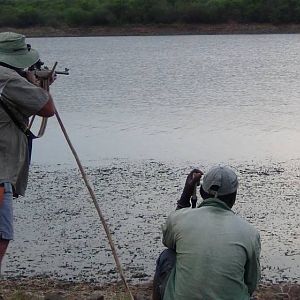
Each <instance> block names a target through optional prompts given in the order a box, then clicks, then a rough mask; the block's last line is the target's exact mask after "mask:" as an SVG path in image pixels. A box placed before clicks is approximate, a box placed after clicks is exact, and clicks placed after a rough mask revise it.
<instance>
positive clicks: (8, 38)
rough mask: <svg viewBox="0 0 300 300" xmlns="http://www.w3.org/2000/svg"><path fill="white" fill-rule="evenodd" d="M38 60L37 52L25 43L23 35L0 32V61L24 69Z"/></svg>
mask: <svg viewBox="0 0 300 300" xmlns="http://www.w3.org/2000/svg"><path fill="white" fill-rule="evenodd" d="M38 60H39V54H38V52H37V51H36V50H34V49H32V48H31V46H30V45H29V44H26V43H25V35H22V34H19V33H15V32H0V62H2V63H5V64H7V65H10V66H12V67H15V68H20V69H25V68H28V67H30V66H32V65H34V64H35V63H36V62H37V61H38Z"/></svg>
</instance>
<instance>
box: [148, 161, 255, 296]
mask: <svg viewBox="0 0 300 300" xmlns="http://www.w3.org/2000/svg"><path fill="white" fill-rule="evenodd" d="M202 175H203V173H202V172H201V171H199V170H193V171H192V172H191V173H190V174H189V175H188V177H187V180H186V184H185V187H184V190H183V193H182V195H181V198H180V200H179V201H178V202H177V209H176V211H175V212H173V213H171V215H170V216H169V217H168V219H167V222H166V224H165V225H164V227H163V244H164V245H165V246H166V247H168V249H166V250H164V251H163V252H162V253H161V255H160V256H159V258H158V260H157V266H156V272H155V277H154V286H153V300H200V299H201V300H216V299H218V300H249V299H250V296H251V295H252V293H253V292H254V290H255V288H256V286H257V284H258V281H259V279H260V263H259V256H260V236H259V233H258V231H257V230H256V229H255V228H254V227H253V226H252V225H251V224H249V223H248V222H247V221H245V220H243V219H242V218H241V217H239V216H238V215H236V214H235V213H234V212H233V211H232V210H231V208H232V206H233V205H234V203H235V200H236V196H237V188H238V179H237V176H236V174H235V173H234V172H233V171H232V170H231V169H230V168H228V167H223V166H217V167H214V168H212V169H211V170H209V172H207V173H206V174H205V175H204V178H203V183H202V184H201V186H200V194H201V197H202V198H203V202H202V203H201V204H200V205H199V206H198V208H195V209H191V208H190V206H191V203H190V200H191V197H192V194H193V190H194V186H195V184H197V183H198V184H199V182H200V178H201V177H202Z"/></svg>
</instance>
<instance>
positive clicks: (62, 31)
mask: <svg viewBox="0 0 300 300" xmlns="http://www.w3.org/2000/svg"><path fill="white" fill-rule="evenodd" d="M0 31H2V32H3V31H14V32H19V33H22V34H25V35H26V36H27V37H80V36H155V35H216V34H294V33H298V34H299V33H300V24H284V25H274V24H237V23H227V24H215V25H211V24H194V25H191V24H173V25H124V26H93V27H56V28H55V27H27V28H12V27H0Z"/></svg>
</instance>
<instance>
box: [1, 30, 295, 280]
mask: <svg viewBox="0 0 300 300" xmlns="http://www.w3.org/2000/svg"><path fill="white" fill-rule="evenodd" d="M32 44H34V45H37V47H36V48H38V49H39V50H40V52H41V54H42V56H43V57H45V58H46V59H45V60H46V62H47V63H48V64H51V63H53V62H54V61H56V60H59V64H60V66H61V68H64V67H69V68H70V76H69V77H67V76H61V77H59V79H58V80H57V82H56V83H55V85H54V86H53V95H54V98H55V99H56V105H57V107H58V110H59V112H60V113H61V117H62V119H63V121H64V123H65V125H66V127H67V130H68V132H69V134H70V137H71V140H72V141H73V143H74V145H75V148H76V149H77V150H78V153H79V156H80V157H81V158H82V160H83V163H84V164H85V165H88V166H89V167H88V174H89V177H90V178H91V180H92V181H93V185H94V187H95V191H96V194H97V197H98V201H99V203H100V206H101V207H102V208H103V210H104V214H105V216H106V217H107V218H108V220H109V223H110V226H111V229H112V232H113V235H114V240H115V241H116V243H117V245H118V250H119V254H120V257H121V261H122V262H123V263H124V265H125V271H126V273H127V275H128V276H129V277H130V278H131V280H139V279H141V278H142V279H145V280H149V279H151V278H152V274H153V270H154V263H155V259H156V257H157V255H158V253H159V251H160V250H161V249H162V244H161V241H160V239H161V236H160V225H161V224H162V223H163V222H164V220H165V218H166V216H167V215H168V213H169V212H170V211H172V210H173V209H174V204H175V202H176V200H177V198H178V195H179V193H180V190H181V187H182V184H183V181H184V179H185V174H187V173H188V171H189V170H190V169H191V168H192V167H194V166H200V167H203V168H204V170H207V168H208V167H209V166H211V165H212V164H215V163H218V162H224V163H227V164H230V165H232V166H233V167H234V168H235V169H236V170H237V172H238V174H239V177H240V181H241V185H240V193H239V201H238V203H237V205H236V207H235V209H236V211H237V212H238V213H239V214H241V215H242V216H243V217H244V218H246V219H248V220H249V221H250V222H251V223H253V224H254V225H255V226H256V227H257V228H258V229H259V230H260V232H261V236H262V268H263V276H264V279H265V280H267V281H281V280H283V281H286V280H290V281H297V280H299V278H298V275H299V269H300V261H299V260H300V258H299V257H300V256H299V249H300V245H299V230H300V229H299V218H300V216H299V215H300V212H299V196H300V195H299V183H300V182H299V178H300V177H299V176H300V175H299V174H300V173H299V167H300V157H299V153H300V139H299V133H300V122H299V115H300V102H299V101H298V98H299V95H300V85H299V78H300V67H299V66H300V56H299V52H300V51H299V50H300V39H299V35H259V36H257V35H228V36H172V37H105V38H101V37H97V38H94V37H89V38H51V39H50V38H42V39H35V40H33V41H32ZM53 45H55V47H54V46H53ZM34 143H35V145H34V153H33V162H34V165H33V166H32V169H31V181H30V186H29V189H28V193H27V194H28V196H27V197H25V198H20V199H18V200H17V201H16V205H15V212H16V241H15V242H14V243H12V246H11V247H10V248H9V254H8V256H7V258H6V261H5V265H4V275H7V276H17V275H22V276H30V275H37V274H50V275H52V276H55V277H58V278H63V279H77V280H80V279H85V280H89V279H91V280H101V281H102V282H103V281H105V280H110V279H111V278H116V274H115V268H114V263H113V260H112V257H111V253H110V251H109V249H108V245H107V241H106V238H105V236H104V233H103V230H102V227H101V226H100V225H99V222H98V220H97V216H96V214H95V212H94V209H93V207H92V205H91V203H89V202H88V201H87V199H88V198H89V197H88V195H87V192H86V189H85V187H84V186H83V184H82V182H81V181H80V180H79V175H78V171H77V170H74V169H72V167H73V166H72V165H71V166H70V162H73V158H72V156H71V154H70V151H69V150H68V149H67V146H66V143H65V142H64V139H63V137H62V134H61V132H60V130H59V128H58V125H57V122H56V120H55V119H54V118H52V119H50V120H49V125H48V128H47V133H46V136H45V137H44V138H43V139H41V140H37V141H35V142H34ZM16 270H17V271H16Z"/></svg>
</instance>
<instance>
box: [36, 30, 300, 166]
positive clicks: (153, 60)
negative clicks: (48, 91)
mask: <svg viewBox="0 0 300 300" xmlns="http://www.w3.org/2000/svg"><path fill="white" fill-rule="evenodd" d="M32 43H34V44H36V45H37V46H38V49H39V50H40V51H41V54H42V57H45V58H46V59H47V63H49V64H50V63H52V62H54V61H55V60H59V64H60V65H61V68H63V67H65V66H66V67H69V68H70V76H69V77H68V76H60V77H59V79H58V80H57V82H56V83H55V85H54V86H53V94H54V97H55V99H56V104H57V107H58V109H59V111H60V113H61V115H62V118H63V120H64V122H65V124H66V127H67V128H68V131H69V133H70V135H71V137H72V140H73V141H74V143H75V144H76V146H77V149H78V150H79V153H80V155H81V157H82V158H83V159H85V160H101V159H115V158H129V159H136V158H143V159H148V158H154V159H164V160H165V159H179V160H186V159H192V160H197V159H199V157H201V158H203V157H204V158H205V159H207V160H210V161H213V162H218V161H220V160H222V161H228V160H229V159H234V160H238V161H240V160H244V161H245V160H246V161H248V160H252V159H255V160H256V159H265V158H274V159H275V160H285V159H286V158H299V152H300V139H299V133H300V122H299V115H300V104H299V101H298V99H299V95H300V85H299V78H300V67H299V66H300V57H299V51H300V39H299V35H230V36H171V37H97V38H95V37H88V38H55V39H53V38H51V39H50V38H48V39H44V38H43V39H35V40H34V41H32ZM52 45H57V46H56V47H53V46H52ZM49 150H50V151H49ZM46 153H47V155H46ZM49 153H51V154H50V155H49ZM34 154H35V155H34V158H33V159H34V160H35V161H36V162H43V163H44V162H46V163H48V162H49V161H52V162H62V163H64V162H66V161H70V155H69V152H68V151H66V149H65V147H64V143H63V140H62V138H61V135H60V133H59V130H58V128H57V124H56V122H55V120H52V121H51V123H50V125H49V128H48V132H47V137H46V138H45V139H44V140H43V142H38V143H37V145H36V149H35V153H34Z"/></svg>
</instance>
